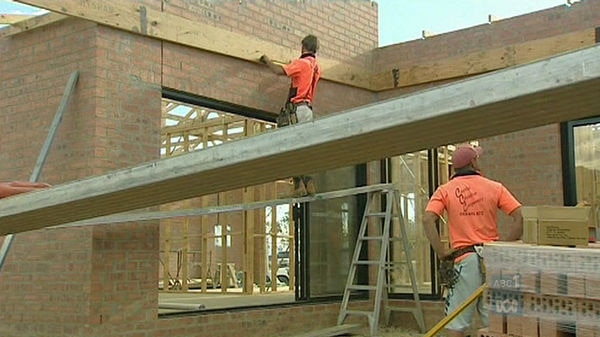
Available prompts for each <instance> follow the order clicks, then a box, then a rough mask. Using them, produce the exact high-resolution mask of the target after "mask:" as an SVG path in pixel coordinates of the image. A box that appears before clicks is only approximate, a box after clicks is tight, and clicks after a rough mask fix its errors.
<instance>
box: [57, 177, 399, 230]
mask: <svg viewBox="0 0 600 337" xmlns="http://www.w3.org/2000/svg"><path fill="white" fill-rule="evenodd" d="M392 188H393V185H392V184H377V185H369V186H362V187H355V188H349V189H344V190H338V191H332V192H323V193H317V194H315V195H314V196H305V197H300V198H281V199H272V200H261V201H253V202H244V203H243V204H231V205H220V206H211V207H200V208H189V209H175V210H169V211H154V212H133V213H123V214H114V215H108V216H104V217H98V218H93V219H88V220H82V221H76V222H72V223H68V224H64V225H60V226H56V228H59V227H77V226H88V225H100V224H111V223H124V222H131V221H136V222H142V221H152V220H162V219H171V218H181V217H190V216H203V215H215V214H223V213H231V212H240V211H249V210H256V209H264V208H266V207H276V206H277V205H290V204H295V203H304V202H311V201H316V200H318V201H321V200H329V199H335V198H340V197H347V196H350V195H357V194H364V193H367V192H371V191H381V190H385V189H388V190H389V189H392Z"/></svg>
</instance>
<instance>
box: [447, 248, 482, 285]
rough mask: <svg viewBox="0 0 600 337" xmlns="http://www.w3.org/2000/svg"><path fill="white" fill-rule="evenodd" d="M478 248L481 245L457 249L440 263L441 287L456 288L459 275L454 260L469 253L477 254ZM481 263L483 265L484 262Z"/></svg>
mask: <svg viewBox="0 0 600 337" xmlns="http://www.w3.org/2000/svg"><path fill="white" fill-rule="evenodd" d="M476 246H481V245H480V244H477V245H473V246H467V247H464V248H460V249H457V250H455V251H453V252H452V253H450V254H449V255H448V256H446V257H445V258H444V259H443V260H441V261H440V265H439V268H438V279H439V281H440V285H441V286H445V287H448V288H450V289H451V288H452V287H454V284H456V281H457V280H458V273H457V272H456V270H454V260H456V259H457V258H459V257H461V256H463V255H465V254H467V253H476V252H477V250H476V248H475V247H476ZM479 262H480V264H481V263H482V261H479Z"/></svg>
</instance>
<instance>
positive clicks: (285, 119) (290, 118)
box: [277, 102, 298, 127]
mask: <svg viewBox="0 0 600 337" xmlns="http://www.w3.org/2000/svg"><path fill="white" fill-rule="evenodd" d="M296 123H298V117H297V116H296V104H294V103H291V102H287V103H285V105H284V106H283V108H281V111H280V112H279V116H277V127H282V126H287V125H290V124H296Z"/></svg>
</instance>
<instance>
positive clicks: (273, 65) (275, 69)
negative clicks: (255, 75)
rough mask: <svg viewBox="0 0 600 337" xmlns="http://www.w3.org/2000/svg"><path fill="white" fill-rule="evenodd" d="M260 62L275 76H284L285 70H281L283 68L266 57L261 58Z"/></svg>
mask: <svg viewBox="0 0 600 337" xmlns="http://www.w3.org/2000/svg"><path fill="white" fill-rule="evenodd" d="M260 62H262V63H264V64H265V65H266V66H267V67H268V68H269V69H271V71H272V72H274V73H275V74H277V75H285V70H283V66H281V65H279V64H276V63H275V62H273V61H271V59H270V58H269V57H268V56H267V55H263V56H261V58H260Z"/></svg>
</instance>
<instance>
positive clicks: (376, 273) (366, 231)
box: [337, 186, 425, 336]
mask: <svg viewBox="0 0 600 337" xmlns="http://www.w3.org/2000/svg"><path fill="white" fill-rule="evenodd" d="M382 198H383V199H385V212H375V211H373V210H372V209H373V208H374V209H378V208H379V207H376V205H374V203H375V202H377V201H380V200H381V199H382ZM394 218H396V219H397V220H398V222H399V226H400V230H401V235H402V238H401V240H402V247H403V250H404V253H405V260H406V261H405V262H404V263H405V264H406V267H407V268H408V272H409V275H410V281H411V285H412V291H413V296H414V301H415V307H413V308H401V307H394V308H390V307H389V306H388V287H389V286H390V285H389V284H388V282H387V279H388V272H389V271H390V270H391V269H395V268H398V266H396V264H399V263H401V262H395V261H391V260H390V258H389V246H390V241H391V238H390V236H391V234H390V231H391V223H392V221H393V219H394ZM409 247H410V246H409V242H408V237H407V233H406V227H405V223H404V219H403V217H402V214H401V208H400V193H399V192H398V190H396V189H393V188H392V187H391V186H390V188H385V189H382V190H379V191H371V192H368V193H367V203H366V206H365V211H364V214H363V218H362V221H361V225H360V229H359V232H358V238H357V240H356V247H355V248H354V254H353V257H352V262H351V264H350V271H349V273H348V279H347V281H346V287H345V289H344V296H343V298H342V305H341V309H340V313H339V316H338V322H337V323H338V325H342V324H343V323H344V321H345V320H346V318H347V317H348V316H350V315H362V316H366V317H367V318H368V321H369V331H370V336H376V335H377V331H378V328H379V318H380V315H381V303H382V302H383V303H384V309H385V310H386V311H385V314H386V318H387V319H389V315H390V313H391V310H395V311H409V312H412V314H413V315H414V317H415V319H416V321H417V324H418V325H419V328H420V329H421V331H422V332H424V331H425V321H424V317H423V310H422V307H421V302H420V300H419V292H418V289H417V283H416V275H415V270H414V266H413V264H412V259H411V258H410V256H411V254H410V248H409ZM369 248H370V249H369ZM363 249H367V250H368V251H370V253H369V252H367V253H366V254H365V253H364V252H363ZM365 255H371V256H368V257H367V258H366V259H365ZM359 266H367V267H369V270H370V271H372V272H373V273H370V275H369V277H368V278H369V280H371V281H369V282H368V283H369V284H361V283H360V281H358V280H357V269H358V268H359ZM371 268H372V269H371ZM373 281H374V283H375V284H372V283H373ZM356 291H370V292H371V294H372V295H371V296H372V303H371V304H372V305H371V308H370V309H369V310H365V309H364V308H363V307H361V308H349V305H348V304H349V300H350V295H351V294H352V293H353V292H356Z"/></svg>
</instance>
